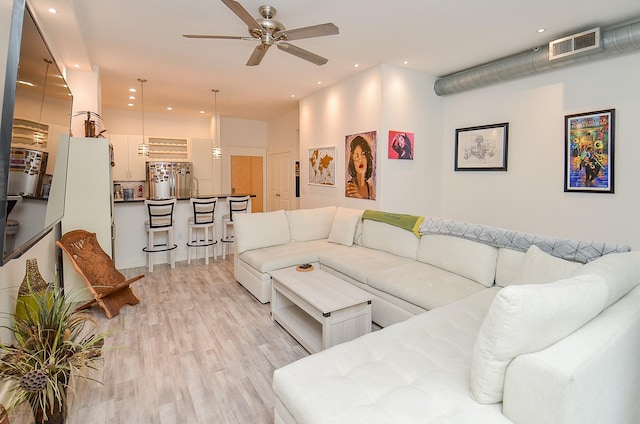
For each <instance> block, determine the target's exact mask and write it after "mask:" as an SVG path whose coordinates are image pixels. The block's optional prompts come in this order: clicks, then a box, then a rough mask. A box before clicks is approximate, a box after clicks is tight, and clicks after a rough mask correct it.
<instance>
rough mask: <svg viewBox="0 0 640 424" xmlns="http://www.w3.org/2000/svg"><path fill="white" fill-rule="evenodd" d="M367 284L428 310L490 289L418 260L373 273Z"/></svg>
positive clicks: (368, 276) (370, 273) (370, 274)
mask: <svg viewBox="0 0 640 424" xmlns="http://www.w3.org/2000/svg"><path fill="white" fill-rule="evenodd" d="M367 284H368V285H369V286H371V287H373V288H375V289H377V290H380V291H382V292H384V293H388V294H390V295H392V296H395V297H398V298H400V299H403V300H406V301H407V302H410V303H412V304H414V305H417V306H420V307H421V308H423V309H426V310H430V309H433V308H437V307H440V306H443V305H446V304H448V303H451V302H453V301H455V300H458V299H461V298H463V297H466V296H469V295H470V294H473V293H475V292H478V291H480V290H486V287H484V286H483V285H482V284H478V283H477V282H475V281H473V280H470V279H468V278H465V277H463V276H461V275H458V274H454V273H452V272H449V271H445V270H444V269H442V268H438V267H435V266H433V265H429V264H425V263H422V262H418V261H412V262H411V263H408V264H403V265H402V266H401V267H394V268H387V269H383V270H380V271H371V272H369V274H368V275H367Z"/></svg>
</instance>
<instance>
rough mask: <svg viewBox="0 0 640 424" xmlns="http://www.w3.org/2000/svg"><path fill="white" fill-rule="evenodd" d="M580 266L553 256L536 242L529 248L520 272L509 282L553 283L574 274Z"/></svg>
mask: <svg viewBox="0 0 640 424" xmlns="http://www.w3.org/2000/svg"><path fill="white" fill-rule="evenodd" d="M580 266H581V264H579V263H577V262H571V261H567V260H565V259H560V258H556V257H555V256H551V255H550V254H548V253H545V252H543V251H542V250H540V248H539V247H538V246H536V245H535V244H534V245H532V246H531V247H530V248H529V250H527V253H526V255H525V256H524V259H523V260H522V263H521V264H520V268H519V269H518V272H517V273H516V275H515V276H514V277H513V280H512V281H511V282H510V283H509V284H538V283H551V282H553V281H557V280H561V279H563V278H567V277H569V276H571V275H573V274H574V273H575V272H576V270H577V269H578V268H579V267H580Z"/></svg>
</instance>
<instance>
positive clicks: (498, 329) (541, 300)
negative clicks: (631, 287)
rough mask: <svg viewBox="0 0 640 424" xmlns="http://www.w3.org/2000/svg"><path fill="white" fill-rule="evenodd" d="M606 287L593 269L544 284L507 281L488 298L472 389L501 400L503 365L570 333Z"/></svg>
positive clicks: (598, 306)
mask: <svg viewBox="0 0 640 424" xmlns="http://www.w3.org/2000/svg"><path fill="white" fill-rule="evenodd" d="M607 297H608V289H607V286H606V284H605V282H604V281H603V279H602V278H601V277H599V276H596V275H582V276H576V277H572V278H570V279H566V280H561V281H557V282H554V283H547V284H526V285H512V286H507V287H505V288H503V289H501V290H500V292H499V293H498V295H497V296H496V297H495V299H494V300H493V303H492V304H491V307H490V308H489V313H488V314H487V316H486V318H485V320H484V322H483V323H482V327H481V328H480V332H479V334H478V338H477V339H476V345H475V348H474V351H473V358H472V361H471V379H470V381H471V395H472V396H473V398H474V399H475V400H476V401H478V402H479V403H482V404H490V403H497V402H501V401H502V393H503V389H504V379H505V373H506V370H507V366H508V365H509V363H510V362H511V361H512V360H513V359H514V358H515V357H516V356H518V355H522V354H525V353H531V352H537V351H539V350H542V349H544V348H546V347H548V346H550V345H552V344H553V343H555V342H557V341H558V340H561V339H563V338H565V337H566V336H568V335H569V334H571V333H573V332H574V331H575V330H577V329H578V328H580V327H581V326H582V325H584V324H585V323H587V322H588V321H590V320H591V319H592V318H594V317H595V316H596V315H598V314H599V313H600V312H601V311H602V310H603V309H604V307H605V302H606V301H607Z"/></svg>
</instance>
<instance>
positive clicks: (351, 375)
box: [273, 289, 509, 423]
mask: <svg viewBox="0 0 640 424" xmlns="http://www.w3.org/2000/svg"><path fill="white" fill-rule="evenodd" d="M495 293H496V291H495V289H484V290H482V291H480V292H478V293H476V294H474V295H471V296H468V297H466V298H464V299H462V300H460V301H458V302H454V303H452V304H450V305H447V306H444V307H442V308H437V309H434V310H432V311H429V312H426V313H423V314H420V315H417V316H415V317H413V318H410V319H408V320H406V321H403V322H400V323H398V324H395V325H392V326H390V327H387V328H384V329H382V330H380V331H374V332H372V333H370V334H367V335H364V336H362V337H359V338H357V339H355V340H353V341H351V342H348V343H342V344H339V345H337V346H334V347H332V348H330V349H326V350H323V351H322V352H318V353H316V354H313V355H311V356H308V357H305V358H302V359H300V360H298V361H296V362H293V363H292V364H289V365H286V366H284V367H283V368H280V369H277V370H275V372H274V374H273V388H274V391H275V393H276V396H277V397H278V402H276V404H278V403H279V402H282V404H284V405H286V408H287V411H288V412H289V413H290V414H291V415H292V416H293V419H295V422H299V423H302V422H307V423H311V422H314V423H472V422H473V423H488V422H491V423H508V422H509V420H507V419H506V418H505V417H504V416H503V415H502V414H501V408H500V405H491V406H486V405H480V404H478V403H477V402H474V401H473V399H471V397H470V396H469V366H470V362H471V353H472V350H473V344H474V341H475V338H476V335H477V332H478V330H479V328H480V325H481V323H482V319H483V318H484V316H485V315H486V313H487V310H488V308H489V305H490V304H491V300H492V299H493V297H494V296H495Z"/></svg>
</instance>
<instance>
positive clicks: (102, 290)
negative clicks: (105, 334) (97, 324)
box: [56, 230, 144, 319]
mask: <svg viewBox="0 0 640 424" xmlns="http://www.w3.org/2000/svg"><path fill="white" fill-rule="evenodd" d="M56 245H58V246H59V247H60V248H61V249H62V250H64V251H65V253H66V254H67V255H68V256H69V259H70V260H71V263H72V264H73V267H74V268H75V269H76V271H78V272H79V273H80V275H82V278H84V280H85V282H86V283H87V286H88V287H89V290H90V291H91V293H92V294H93V297H94V299H93V300H92V301H90V302H88V303H85V304H83V305H80V306H79V307H78V308H77V309H76V311H80V310H82V309H86V308H88V307H90V306H91V305H93V304H94V303H97V304H98V305H100V306H101V307H102V309H104V312H105V313H106V315H107V318H109V319H111V318H113V317H114V316H116V315H118V313H119V312H120V308H121V307H122V306H123V305H127V304H128V305H136V304H138V303H140V299H139V298H138V297H137V296H136V295H135V294H133V291H132V290H131V288H130V287H129V285H130V284H131V283H133V282H134V281H137V280H139V279H141V278H142V277H144V275H138V276H137V277H133V278H131V279H129V280H127V279H126V278H125V276H124V275H123V274H122V273H121V272H120V271H118V270H117V269H116V268H115V266H114V265H113V261H112V260H111V258H110V257H109V255H107V254H106V252H105V251H104V250H102V247H100V244H99V243H98V239H97V238H96V234H95V233H90V232H88V231H85V230H73V231H69V232H68V233H66V234H65V235H64V236H62V238H61V239H60V240H58V241H56Z"/></svg>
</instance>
